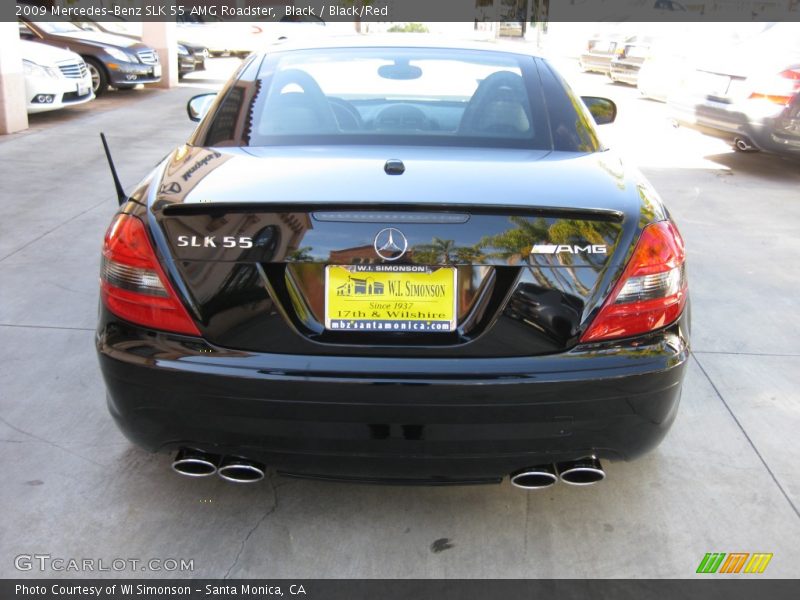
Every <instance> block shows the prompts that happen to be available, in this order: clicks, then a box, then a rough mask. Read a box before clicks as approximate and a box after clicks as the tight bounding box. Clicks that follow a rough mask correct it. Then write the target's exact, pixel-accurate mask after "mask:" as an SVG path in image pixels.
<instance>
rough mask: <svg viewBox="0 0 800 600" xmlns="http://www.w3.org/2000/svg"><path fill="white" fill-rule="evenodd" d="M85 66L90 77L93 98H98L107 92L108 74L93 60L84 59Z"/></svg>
mask: <svg viewBox="0 0 800 600" xmlns="http://www.w3.org/2000/svg"><path fill="white" fill-rule="evenodd" d="M84 60H85V61H86V66H87V67H88V69H89V74H90V75H91V76H92V91H93V92H94V95H95V96H100V95H102V94H104V93H105V92H106V90H108V74H107V73H106V68H105V67H104V66H103V65H101V64H100V62H98V61H97V60H95V59H93V58H86V57H84Z"/></svg>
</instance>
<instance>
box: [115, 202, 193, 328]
mask: <svg viewBox="0 0 800 600" xmlns="http://www.w3.org/2000/svg"><path fill="white" fill-rule="evenodd" d="M100 297H101V298H102V300H103V304H105V305H106V308H108V310H110V311H111V312H112V313H114V314H115V315H117V316H118V317H120V318H122V319H125V320H126V321H130V322H132V323H136V324H138V325H144V326H145V327H152V328H153V329H161V330H164V331H173V332H175V333H185V334H188V335H200V332H199V331H198V330H197V327H196V326H195V324H194V321H192V318H191V317H190V316H189V313H188V312H187V311H186V308H185V307H184V306H183V304H181V301H180V300H179V299H178V296H177V294H176V293H175V290H174V289H173V288H172V286H171V285H170V284H169V280H168V279H167V277H166V275H165V274H164V271H163V270H162V269H161V265H159V264H158V260H157V259H156V255H155V252H154V251H153V247H152V246H151V245H150V240H149V239H148V237H147V232H146V231H145V229H144V225H142V222H141V221H140V220H139V219H137V218H136V217H132V216H130V215H119V216H118V217H117V218H116V219H114V222H113V223H111V226H110V227H109V228H108V231H107V232H106V237H105V240H104V242H103V264H102V267H101V269H100Z"/></svg>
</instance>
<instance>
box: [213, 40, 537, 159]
mask: <svg viewBox="0 0 800 600" xmlns="http://www.w3.org/2000/svg"><path fill="white" fill-rule="evenodd" d="M243 113H246V115H244V114H243ZM298 143H333V144H365V143H366V144H370V143H382V144H385V143H397V144H420V145H442V144H453V145H467V146H495V147H496V146H501V147H504V146H505V147H525V148H540V149H545V148H548V149H549V148H551V146H552V142H551V137H550V132H549V127H548V122H547V118H546V115H545V107H544V102H543V99H542V92H541V85H540V83H539V78H538V76H537V72H536V66H535V63H534V60H533V58H532V57H529V56H519V55H514V54H504V53H499V52H483V51H470V50H441V49H429V48H421V49H417V48H358V49H353V48H344V49H325V50H302V51H290V52H282V53H276V54H273V55H271V56H270V55H268V56H267V57H265V58H264V61H263V63H262V64H261V66H260V68H259V69H258V71H257V73H256V74H255V76H254V77H253V78H252V81H248V80H246V79H245V78H244V77H242V78H241V79H240V80H239V81H237V82H236V83H235V84H233V85H232V86H231V87H230V88H229V89H228V91H227V94H226V96H225V99H224V101H223V102H222V103H221V104H220V105H219V107H218V108H217V110H216V114H215V115H214V116H213V117H212V119H211V124H210V127H209V129H208V133H207V139H206V145H221V146H224V145H237V146H265V145H275V144H298Z"/></svg>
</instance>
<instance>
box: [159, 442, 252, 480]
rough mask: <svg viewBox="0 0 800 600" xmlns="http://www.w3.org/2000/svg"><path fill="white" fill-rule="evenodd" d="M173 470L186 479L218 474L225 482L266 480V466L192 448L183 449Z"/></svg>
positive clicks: (174, 461)
mask: <svg viewBox="0 0 800 600" xmlns="http://www.w3.org/2000/svg"><path fill="white" fill-rule="evenodd" d="M172 469H173V470H174V471H175V472H176V473H180V474H181V475H185V476H186V477H208V476H209V475H214V474H217V475H219V476H220V477H221V478H222V479H224V480H225V481H232V482H234V483H255V482H256V481H261V480H262V479H264V476H265V473H266V468H265V467H264V465H262V464H260V463H257V462H253V461H250V460H247V459H244V458H237V457H233V456H226V457H221V456H219V455H216V454H208V453H207V452H201V451H200V450H193V449H191V448H181V449H180V450H179V451H178V454H177V455H176V456H175V460H173V461H172Z"/></svg>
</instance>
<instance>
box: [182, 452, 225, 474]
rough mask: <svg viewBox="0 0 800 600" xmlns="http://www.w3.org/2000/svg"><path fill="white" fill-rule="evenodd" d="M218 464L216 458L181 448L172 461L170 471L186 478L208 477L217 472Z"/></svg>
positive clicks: (217, 458)
mask: <svg viewBox="0 0 800 600" xmlns="http://www.w3.org/2000/svg"><path fill="white" fill-rule="evenodd" d="M218 463H219V457H218V456H215V455H213V454H206V453H205V452H200V451H199V450H192V449H191V448H181V449H180V450H179V451H178V454H177V455H176V456H175V460H173V461H172V470H173V471H175V472H176V473H180V474H181V475H185V476H186V477H208V476H209V475H213V474H214V473H216V472H217V464H218Z"/></svg>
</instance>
